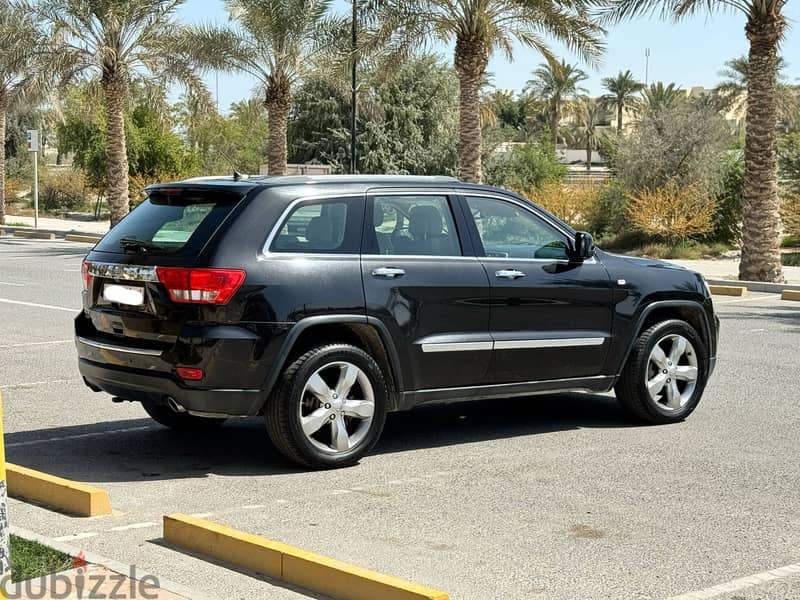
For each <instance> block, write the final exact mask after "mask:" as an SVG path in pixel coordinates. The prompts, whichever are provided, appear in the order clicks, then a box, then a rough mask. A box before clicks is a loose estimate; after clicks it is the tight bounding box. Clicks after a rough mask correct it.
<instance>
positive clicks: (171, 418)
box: [142, 402, 225, 431]
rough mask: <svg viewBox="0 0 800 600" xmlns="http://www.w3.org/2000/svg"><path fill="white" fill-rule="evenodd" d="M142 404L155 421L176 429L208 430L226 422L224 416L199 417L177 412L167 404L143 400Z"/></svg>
mask: <svg viewBox="0 0 800 600" xmlns="http://www.w3.org/2000/svg"><path fill="white" fill-rule="evenodd" d="M142 406H143V407H144V410H145V412H146V413H147V414H148V415H150V416H151V417H152V418H153V420H154V421H156V422H157V423H160V424H161V425H164V426H165V427H169V428H170V429H174V430H176V431H208V430H212V429H216V428H218V427H219V426H220V425H222V424H223V423H224V422H225V419H224V418H219V419H215V418H212V417H197V416H195V415H190V414H189V413H185V412H183V413H179V412H175V411H174V410H172V409H171V408H170V407H169V406H167V405H165V404H155V403H153V402H142Z"/></svg>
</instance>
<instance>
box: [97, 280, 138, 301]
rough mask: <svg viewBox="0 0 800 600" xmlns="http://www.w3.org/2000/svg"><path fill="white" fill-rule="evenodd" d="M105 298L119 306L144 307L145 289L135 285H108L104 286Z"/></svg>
mask: <svg viewBox="0 0 800 600" xmlns="http://www.w3.org/2000/svg"><path fill="white" fill-rule="evenodd" d="M103 298H105V299H106V300H108V301H109V302H116V303H117V304H127V305H128V306H142V305H143V304H144V288H141V287H136V286H133V285H119V284H116V283H107V284H105V285H104V286H103Z"/></svg>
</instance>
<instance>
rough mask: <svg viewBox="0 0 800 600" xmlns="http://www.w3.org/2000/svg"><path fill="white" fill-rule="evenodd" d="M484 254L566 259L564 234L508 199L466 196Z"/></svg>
mask: <svg viewBox="0 0 800 600" xmlns="http://www.w3.org/2000/svg"><path fill="white" fill-rule="evenodd" d="M467 204H468V205H469V210H470V213H471V214H472V218H473V219H474V221H475V226H476V227H477V229H478V235H479V237H480V240H481V244H483V252H484V256H488V257H497V258H538V259H554V260H568V259H569V246H568V245H567V238H566V236H565V235H564V234H563V233H561V232H560V231H558V229H556V228H555V227H553V226H552V225H550V224H549V223H547V222H546V221H544V220H543V219H541V218H539V217H538V216H537V215H535V214H533V213H532V212H530V211H528V210H525V209H524V208H522V207H520V206H517V205H516V204H513V203H511V202H506V201H504V200H498V199H495V198H482V197H478V196H469V197H467Z"/></svg>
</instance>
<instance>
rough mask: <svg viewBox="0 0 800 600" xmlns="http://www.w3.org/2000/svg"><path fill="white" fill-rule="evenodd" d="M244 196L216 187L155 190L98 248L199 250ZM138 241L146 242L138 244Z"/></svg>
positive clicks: (157, 251) (166, 251) (171, 251)
mask: <svg viewBox="0 0 800 600" xmlns="http://www.w3.org/2000/svg"><path fill="white" fill-rule="evenodd" d="M241 199H242V196H241V194H239V193H232V192H225V191H216V190H192V189H188V188H174V189H171V190H169V192H168V193H164V192H163V191H160V190H154V191H153V192H151V193H150V195H149V196H148V198H147V199H146V200H145V201H144V202H142V203H141V204H140V205H139V206H137V207H136V208H135V209H134V210H133V211H131V213H130V214H129V215H128V216H127V217H125V218H124V219H122V221H120V222H119V223H118V224H117V226H116V227H114V228H113V229H112V230H111V231H109V232H108V233H107V234H106V236H105V237H104V238H103V239H102V240H101V241H100V243H99V244H98V245H97V248H96V250H99V251H100V252H124V251H125V247H127V249H128V251H134V252H142V251H144V252H149V253H153V254H187V255H188V254H196V253H197V252H199V251H200V250H201V249H202V248H203V246H204V245H205V243H206V242H207V241H208V240H209V238H210V237H211V236H212V235H213V233H214V232H215V231H216V229H217V227H219V225H220V223H222V221H223V220H224V219H225V217H226V216H227V215H228V214H229V213H230V212H231V210H232V209H233V207H234V206H236V204H237V203H238V202H239V201H240V200H241ZM136 241H140V242H142V244H143V246H140V247H137V246H136V245H135V242H136ZM142 248H144V250H143V249H142Z"/></svg>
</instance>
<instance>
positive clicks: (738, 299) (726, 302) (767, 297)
mask: <svg viewBox="0 0 800 600" xmlns="http://www.w3.org/2000/svg"><path fill="white" fill-rule="evenodd" d="M780 297H781V295H780V294H770V295H768V296H750V297H749V298H737V299H736V300H723V301H722V302H714V305H715V306H716V305H717V304H733V303H734V302H754V301H756V300H774V299H776V298H780Z"/></svg>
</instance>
